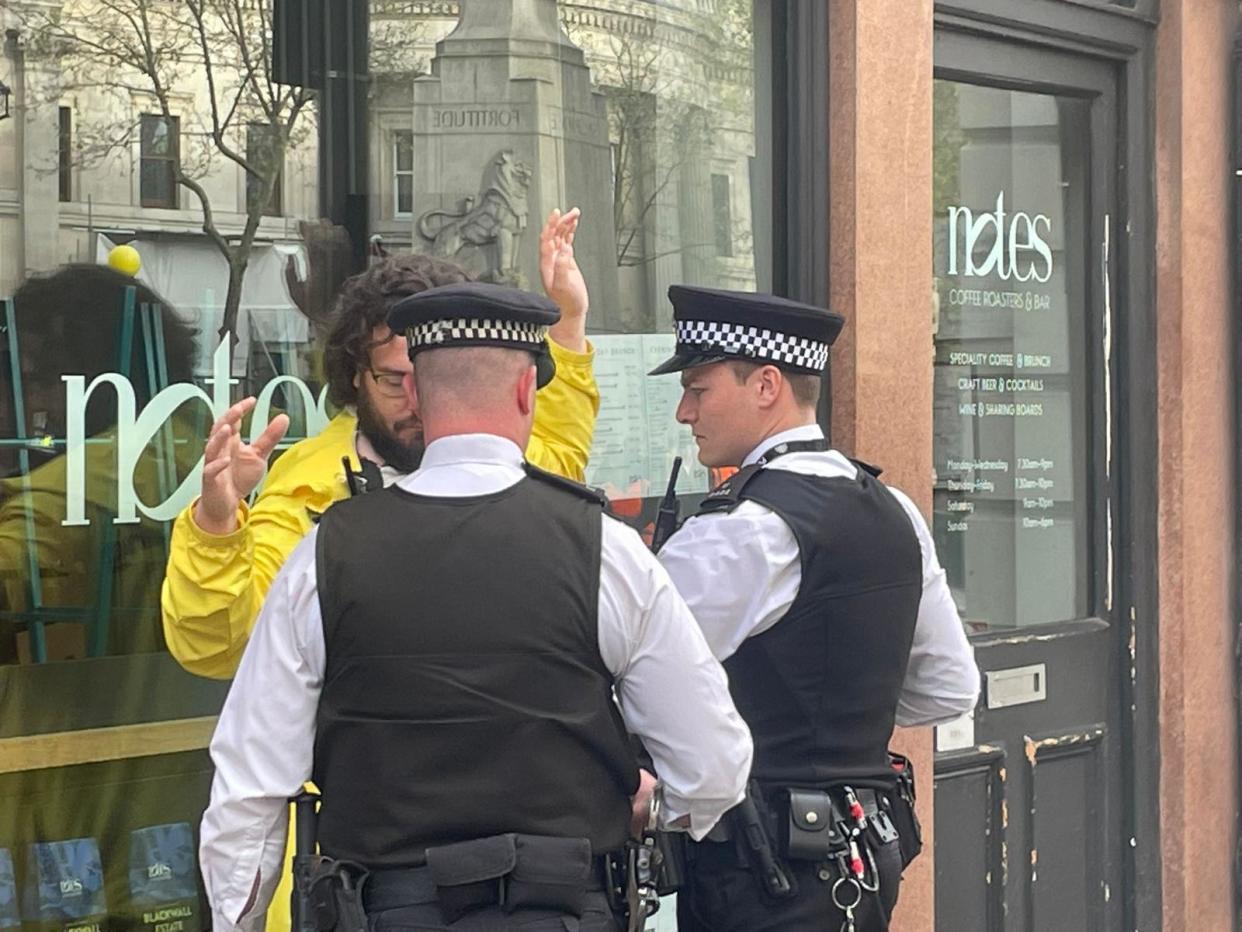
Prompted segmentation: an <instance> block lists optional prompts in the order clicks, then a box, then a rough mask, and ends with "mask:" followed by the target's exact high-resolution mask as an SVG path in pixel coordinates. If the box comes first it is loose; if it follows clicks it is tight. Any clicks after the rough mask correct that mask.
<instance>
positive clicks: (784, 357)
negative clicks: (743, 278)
mask: <svg viewBox="0 0 1242 932" xmlns="http://www.w3.org/2000/svg"><path fill="white" fill-rule="evenodd" d="M677 345H678V348H679V349H680V348H682V347H685V348H687V349H692V350H694V351H696V352H701V353H712V352H719V353H720V354H721V355H725V356H738V357H742V358H744V359H756V360H762V361H764V362H775V363H783V364H785V365H788V366H794V367H796V368H799V369H812V370H815V371H818V370H820V369H824V368H826V367H827V365H828V344H827V343H821V342H820V341H818V340H808V339H806V338H805V337H795V336H791V335H790V334H787V333H780V332H779V331H776V330H769V329H767V328H765V327H750V326H746V325H744V324H730V323H724V322H723V321H710V320H679V321H677Z"/></svg>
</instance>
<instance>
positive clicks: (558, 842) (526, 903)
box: [504, 835, 591, 916]
mask: <svg viewBox="0 0 1242 932" xmlns="http://www.w3.org/2000/svg"><path fill="white" fill-rule="evenodd" d="M514 839H515V845H516V849H517V863H516V864H515V865H514V867H513V873H512V874H510V875H509V885H508V889H507V890H506V892H505V903H504V908H505V912H507V913H508V912H513V911H514V910H515V909H522V908H529V909H550V910H555V911H558V912H562V913H567V914H569V915H572V916H581V915H582V910H583V907H584V905H585V903H584V901H585V899H586V891H587V881H588V880H589V879H590V876H591V842H590V841H588V840H587V839H585V838H557V837H554V836H551V835H516V836H514Z"/></svg>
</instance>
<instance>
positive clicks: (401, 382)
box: [368, 369, 405, 398]
mask: <svg viewBox="0 0 1242 932" xmlns="http://www.w3.org/2000/svg"><path fill="white" fill-rule="evenodd" d="M368 371H369V372H370V373H371V378H372V379H374V380H375V390H376V391H377V392H379V393H380V394H381V395H383V396H384V397H385V398H404V397H405V376H403V375H397V373H395V372H376V371H375V370H374V369H369V370H368Z"/></svg>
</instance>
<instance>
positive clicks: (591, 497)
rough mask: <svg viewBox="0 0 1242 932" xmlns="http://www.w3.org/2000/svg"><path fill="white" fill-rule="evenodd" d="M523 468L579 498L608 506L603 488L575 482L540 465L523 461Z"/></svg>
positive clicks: (535, 477) (536, 478) (537, 478)
mask: <svg viewBox="0 0 1242 932" xmlns="http://www.w3.org/2000/svg"><path fill="white" fill-rule="evenodd" d="M522 468H524V469H525V470H526V475H527V476H529V477H530V478H531V479H534V480H536V481H537V482H543V483H546V484H548V485H550V486H553V487H555V488H558V489H560V490H561V491H563V492H572V493H573V494H574V495H577V496H578V497H579V498H585V499H586V500H587V501H590V502H595V503H596V504H598V505H600V506H602V507H604V508H607V507H608V496H607V495H605V494H604V492H603V490H602V489H597V488H595V487H593V486H589V485H584V484H583V483H581V482H574V480H573V479H566V478H565V477H564V476H558V475H557V474H556V473H554V472H548V471H547V470H546V469H540V468H539V467H538V466H532V465H531V464H530V463H523V464H522Z"/></svg>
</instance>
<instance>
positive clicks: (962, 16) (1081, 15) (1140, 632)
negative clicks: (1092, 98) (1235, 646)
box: [935, 0, 1161, 928]
mask: <svg viewBox="0 0 1242 932" xmlns="http://www.w3.org/2000/svg"><path fill="white" fill-rule="evenodd" d="M1151 6H1152V5H1151V4H1150V3H1143V4H1141V5H1140V8H1139V10H1137V11H1135V10H1128V9H1123V8H1103V6H1102V5H1097V6H1088V5H1086V4H1080V3H1075V2H1065V0H951V2H945V3H938V4H937V5H936V14H935V21H936V29H937V30H938V31H939V30H948V31H951V32H955V33H965V34H968V35H978V36H987V37H990V38H994V39H999V40H1003V41H1008V42H1012V43H1017V44H1021V45H1023V46H1026V47H1033V48H1036V49H1038V48H1045V49H1050V50H1059V51H1063V52H1066V51H1067V52H1075V53H1079V54H1083V55H1087V56H1090V57H1092V58H1095V59H1098V60H1102V61H1105V62H1107V63H1109V64H1111V65H1112V66H1113V67H1114V68H1115V70H1116V73H1117V78H1118V102H1117V108H1118V112H1117V115H1116V117H1117V119H1116V124H1117V127H1118V133H1119V151H1120V153H1121V160H1120V164H1119V169H1118V170H1119V173H1120V174H1119V177H1118V181H1117V207H1118V213H1119V216H1118V217H1117V218H1116V220H1115V221H1114V223H1113V224H1112V235H1111V251H1112V262H1111V266H1112V270H1113V278H1112V282H1113V295H1112V297H1113V306H1114V308H1115V309H1116V312H1115V313H1114V314H1113V326H1114V328H1115V330H1116V338H1115V343H1114V346H1115V347H1116V348H1117V351H1118V352H1117V354H1116V358H1115V359H1114V360H1113V367H1114V370H1115V376H1114V381H1113V385H1114V387H1115V388H1116V397H1115V398H1114V412H1115V413H1114V417H1115V418H1117V421H1116V423H1119V424H1127V425H1131V426H1132V427H1131V429H1129V430H1127V431H1124V432H1115V433H1114V438H1113V442H1114V444H1115V447H1114V449H1115V451H1116V467H1117V470H1118V475H1117V480H1118V481H1117V483H1116V485H1115V490H1116V494H1115V495H1114V496H1113V501H1112V502H1111V503H1110V508H1111V517H1112V521H1113V539H1114V540H1115V541H1118V542H1125V541H1128V542H1131V543H1130V545H1129V546H1128V547H1127V548H1125V549H1124V550H1119V551H1118V552H1119V553H1123V554H1124V556H1123V557H1122V558H1121V559H1122V560H1123V561H1124V562H1119V563H1118V565H1117V566H1116V568H1115V578H1114V591H1113V604H1114V610H1113V616H1114V617H1115V618H1116V619H1118V621H1117V623H1115V624H1114V626H1113V627H1114V630H1115V636H1116V643H1115V649H1116V650H1117V651H1118V652H1119V654H1118V656H1121V657H1124V656H1125V651H1126V650H1127V646H1128V645H1132V647H1129V648H1128V649H1129V650H1130V658H1131V663H1132V666H1133V671H1134V672H1133V675H1132V676H1128V677H1127V676H1122V677H1120V680H1121V683H1120V686H1121V689H1120V696H1119V705H1120V709H1118V712H1119V723H1120V728H1121V744H1122V761H1121V767H1122V768H1123V772H1124V773H1127V774H1129V775H1130V779H1127V780H1123V781H1122V797H1123V798H1122V799H1121V800H1120V803H1121V806H1122V825H1123V832H1124V834H1125V835H1126V836H1128V837H1129V838H1130V839H1131V844H1130V845H1129V846H1128V847H1127V848H1126V850H1124V851H1123V853H1122V860H1123V865H1122V877H1123V888H1124V889H1123V890H1122V898H1123V906H1122V913H1123V921H1124V923H1125V925H1124V927H1125V928H1158V927H1159V926H1160V922H1161V859H1160V821H1159V779H1160V771H1159V754H1158V749H1159V746H1160V743H1159V741H1160V731H1159V686H1160V668H1159V642H1158V618H1159V616H1158V604H1159V603H1158V599H1157V596H1158V592H1157V573H1158V552H1157V536H1156V535H1157V502H1158V496H1157V492H1158V487H1157V471H1156V464H1157V462H1158V460H1157V438H1156V430H1155V425H1156V403H1157V397H1156V385H1155V380H1154V379H1153V378H1152V377H1151V373H1153V372H1154V371H1156V316H1155V306H1154V296H1155V263H1154V261H1152V260H1153V259H1154V256H1155V231H1154V217H1155V210H1154V200H1155V194H1154V189H1153V186H1152V181H1151V179H1152V159H1153V152H1154V133H1153V124H1152V117H1151V110H1152V103H1153V100H1154V95H1153V78H1152V75H1153V60H1154V42H1155V36H1154V31H1153V29H1152V26H1153V24H1154V11H1153V10H1152V9H1151ZM1135 428H1137V429H1135ZM1123 837H1124V836H1123Z"/></svg>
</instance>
